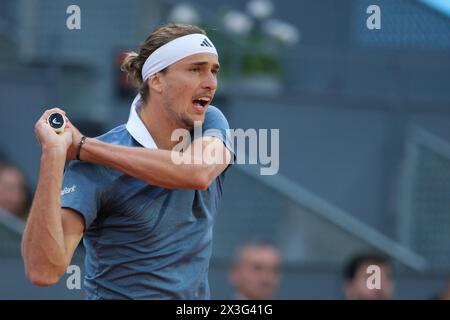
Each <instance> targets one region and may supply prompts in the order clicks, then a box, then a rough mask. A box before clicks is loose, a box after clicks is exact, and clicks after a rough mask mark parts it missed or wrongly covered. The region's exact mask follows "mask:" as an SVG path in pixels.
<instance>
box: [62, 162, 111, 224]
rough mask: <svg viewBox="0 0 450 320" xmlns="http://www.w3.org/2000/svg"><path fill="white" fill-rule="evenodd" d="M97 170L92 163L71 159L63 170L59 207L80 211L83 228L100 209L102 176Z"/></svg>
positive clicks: (92, 219) (93, 218) (90, 222)
mask: <svg viewBox="0 0 450 320" xmlns="http://www.w3.org/2000/svg"><path fill="white" fill-rule="evenodd" d="M99 170H100V168H99V167H98V166H96V165H93V164H89V163H86V162H81V161H71V162H70V163H69V164H68V165H67V167H66V169H65V172H64V177H63V183H62V190H61V207H62V208H70V209H73V210H75V211H77V212H78V213H80V214H81V215H82V216H83V218H84V224H85V230H86V229H88V228H89V226H90V225H91V224H92V222H93V221H94V220H95V218H96V217H97V212H98V211H99V209H100V204H101V201H100V200H101V199H100V198H101V188H100V186H101V182H102V177H101V176H100V172H99ZM104 179H105V178H104V177H103V180H104Z"/></svg>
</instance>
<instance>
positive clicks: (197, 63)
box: [190, 61, 220, 70]
mask: <svg viewBox="0 0 450 320" xmlns="http://www.w3.org/2000/svg"><path fill="white" fill-rule="evenodd" d="M206 64H209V62H208V61H199V62H192V63H190V65H193V66H204V65H206ZM213 67H214V68H215V69H217V70H219V69H220V65H219V64H218V63H214V64H213Z"/></svg>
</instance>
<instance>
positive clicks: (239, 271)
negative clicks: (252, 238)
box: [230, 245, 281, 300]
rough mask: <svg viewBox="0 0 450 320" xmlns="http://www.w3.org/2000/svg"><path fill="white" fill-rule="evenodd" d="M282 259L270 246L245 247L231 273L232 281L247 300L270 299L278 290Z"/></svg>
mask: <svg viewBox="0 0 450 320" xmlns="http://www.w3.org/2000/svg"><path fill="white" fill-rule="evenodd" d="M280 262H281V258H280V255H279V254H278V251H277V250H276V249H275V248H274V247H271V246H268V245H264V246H261V245H259V246H258V245H249V246H245V247H243V248H242V249H241V250H240V252H239V256H238V261H237V262H236V264H235V265H234V267H233V268H232V270H231V272H230V281H231V283H232V284H233V285H234V286H235V288H236V290H237V291H238V293H239V294H241V295H242V296H243V298H246V299H252V300H253V299H256V300H264V299H270V298H272V296H273V295H274V293H275V291H276V290H277V289H278V284H279V278H280V275H279V268H280Z"/></svg>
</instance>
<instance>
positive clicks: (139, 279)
mask: <svg viewBox="0 0 450 320" xmlns="http://www.w3.org/2000/svg"><path fill="white" fill-rule="evenodd" d="M228 128H229V127H228V122H227V120H226V118H225V117H224V115H223V114H222V112H220V110H219V109H217V108H215V107H213V106H210V107H209V108H208V110H207V111H206V115H205V122H204V124H203V128H202V129H203V132H206V135H212V136H216V137H217V138H219V139H221V140H222V141H223V142H224V143H225V145H226V146H227V147H228V148H229V149H230V143H229V141H228V140H227V138H228V135H227V134H226V130H227V129H228ZM210 129H215V130H210ZM97 139H98V140H101V141H104V142H107V143H111V144H117V145H124V146H132V147H142V146H141V145H140V144H139V143H138V142H137V141H136V140H135V139H134V138H133V137H132V136H131V135H130V133H129V132H128V131H127V129H126V127H125V125H121V126H118V127H116V128H114V129H113V130H111V131H110V132H108V133H106V134H104V135H102V136H100V137H98V138H97ZM230 151H232V150H231V149H230ZM223 180H224V173H222V174H221V175H219V176H218V177H217V178H216V179H215V181H213V182H212V183H211V185H210V186H209V188H208V189H207V190H204V191H201V190H171V189H165V188H162V187H158V186H154V185H150V184H148V183H146V182H144V181H142V180H139V179H136V178H134V177H131V176H129V175H127V174H124V173H122V172H120V171H118V170H115V169H112V168H108V167H105V166H102V165H96V164H91V163H87V162H80V161H71V162H70V163H69V164H68V166H67V168H66V170H65V173H64V179H63V187H62V191H61V206H62V207H63V208H71V209H73V210H75V211H77V212H79V213H80V214H81V215H82V216H83V218H84V221H85V233H84V240H83V243H84V246H85V249H86V260H85V267H86V270H85V272H86V275H85V281H84V287H85V291H86V296H87V299H209V297H210V295H209V286H208V268H209V260H210V257H211V249H212V230H213V224H214V220H215V216H216V214H217V210H218V206H219V202H220V199H221V197H222V188H223Z"/></svg>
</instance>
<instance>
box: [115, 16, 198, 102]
mask: <svg viewBox="0 0 450 320" xmlns="http://www.w3.org/2000/svg"><path fill="white" fill-rule="evenodd" d="M194 33H201V34H205V35H206V32H205V30H203V29H201V28H199V27H197V26H193V25H186V24H175V23H171V24H167V25H163V26H161V27H159V28H158V29H156V30H155V31H153V32H152V33H151V34H150V35H149V36H148V37H147V39H145V41H144V42H143V43H141V45H140V46H139V49H138V52H137V53H136V52H134V51H132V52H127V54H126V57H125V59H124V61H123V63H122V66H121V67H120V70H122V71H123V72H126V73H127V76H128V78H129V79H131V81H132V82H133V84H134V85H135V86H136V87H137V88H138V91H139V93H140V95H141V97H142V100H143V101H144V102H147V100H148V97H149V94H150V91H149V89H148V86H147V83H146V82H145V83H144V82H143V81H142V75H141V72H142V67H143V65H144V63H145V60H147V58H148V57H149V56H150V55H151V54H152V53H153V52H154V51H155V50H156V49H158V48H159V47H161V46H163V45H165V44H166V43H168V42H170V41H172V40H174V39H176V38H179V37H183V36H187V35H189V34H194ZM165 71H166V69H164V70H162V71H161V72H165Z"/></svg>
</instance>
